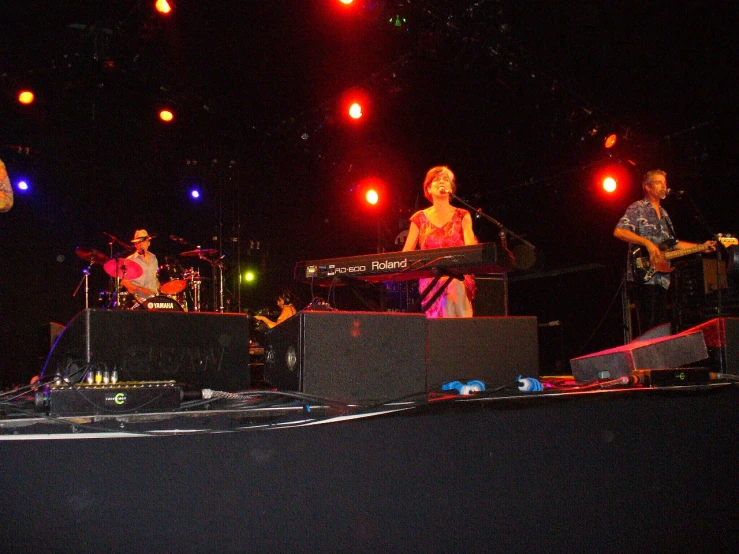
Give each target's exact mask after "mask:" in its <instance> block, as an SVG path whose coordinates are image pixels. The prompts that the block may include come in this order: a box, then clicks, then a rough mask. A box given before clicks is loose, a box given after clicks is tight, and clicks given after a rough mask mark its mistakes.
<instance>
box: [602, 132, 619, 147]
mask: <svg viewBox="0 0 739 554" xmlns="http://www.w3.org/2000/svg"><path fill="white" fill-rule="evenodd" d="M616 142H618V136H617V135H615V134H610V135H608V136H607V137H606V140H605V141H603V146H605V147H606V148H612V147H613V146H616Z"/></svg>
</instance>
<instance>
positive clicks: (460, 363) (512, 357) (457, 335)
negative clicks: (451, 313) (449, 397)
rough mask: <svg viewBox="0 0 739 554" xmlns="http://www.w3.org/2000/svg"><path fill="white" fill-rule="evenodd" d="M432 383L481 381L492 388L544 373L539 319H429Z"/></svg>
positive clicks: (431, 385) (435, 386) (432, 387)
mask: <svg viewBox="0 0 739 554" xmlns="http://www.w3.org/2000/svg"><path fill="white" fill-rule="evenodd" d="M427 333H428V340H427V345H428V346H427V356H428V359H427V368H428V375H427V382H428V387H429V390H438V389H439V388H440V387H441V385H442V384H444V383H446V382H448V381H463V382H466V381H468V380H471V379H479V380H480V381H483V382H484V383H485V386H486V388H487V389H490V388H493V387H496V386H503V385H512V384H515V383H516V379H517V377H518V376H519V375H521V376H523V377H538V376H539V338H538V327H537V321H536V317H472V318H450V319H429V320H428V331H427Z"/></svg>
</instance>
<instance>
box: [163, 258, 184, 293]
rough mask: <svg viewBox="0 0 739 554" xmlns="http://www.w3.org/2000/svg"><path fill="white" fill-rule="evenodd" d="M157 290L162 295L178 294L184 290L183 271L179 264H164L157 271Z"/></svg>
mask: <svg viewBox="0 0 739 554" xmlns="http://www.w3.org/2000/svg"><path fill="white" fill-rule="evenodd" d="M157 277H158V278H159V290H160V291H161V292H162V294H178V293H180V292H182V291H183V290H185V287H187V281H186V280H185V270H184V269H182V266H180V265H179V264H164V265H163V266H161V267H160V268H159V269H158V270H157Z"/></svg>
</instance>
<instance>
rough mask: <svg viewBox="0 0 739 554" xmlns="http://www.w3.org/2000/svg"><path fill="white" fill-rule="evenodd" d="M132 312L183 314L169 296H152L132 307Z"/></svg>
mask: <svg viewBox="0 0 739 554" xmlns="http://www.w3.org/2000/svg"><path fill="white" fill-rule="evenodd" d="M133 309H134V310H153V311H156V310H167V311H171V312H184V311H185V310H183V309H182V306H181V305H180V303H179V302H177V301H176V300H175V299H173V298H170V297H169V296H163V295H159V296H152V297H151V298H147V299H146V300H142V301H140V302H139V303H138V304H136V305H135V306H134V307H133Z"/></svg>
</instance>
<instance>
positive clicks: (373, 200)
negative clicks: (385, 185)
mask: <svg viewBox="0 0 739 554" xmlns="http://www.w3.org/2000/svg"><path fill="white" fill-rule="evenodd" d="M364 198H365V199H366V200H367V202H368V203H369V204H372V205H373V206H375V205H377V203H378V202H379V201H380V195H379V194H378V192H377V191H376V190H375V189H369V190H368V191H367V193H366V194H365V195H364Z"/></svg>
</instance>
